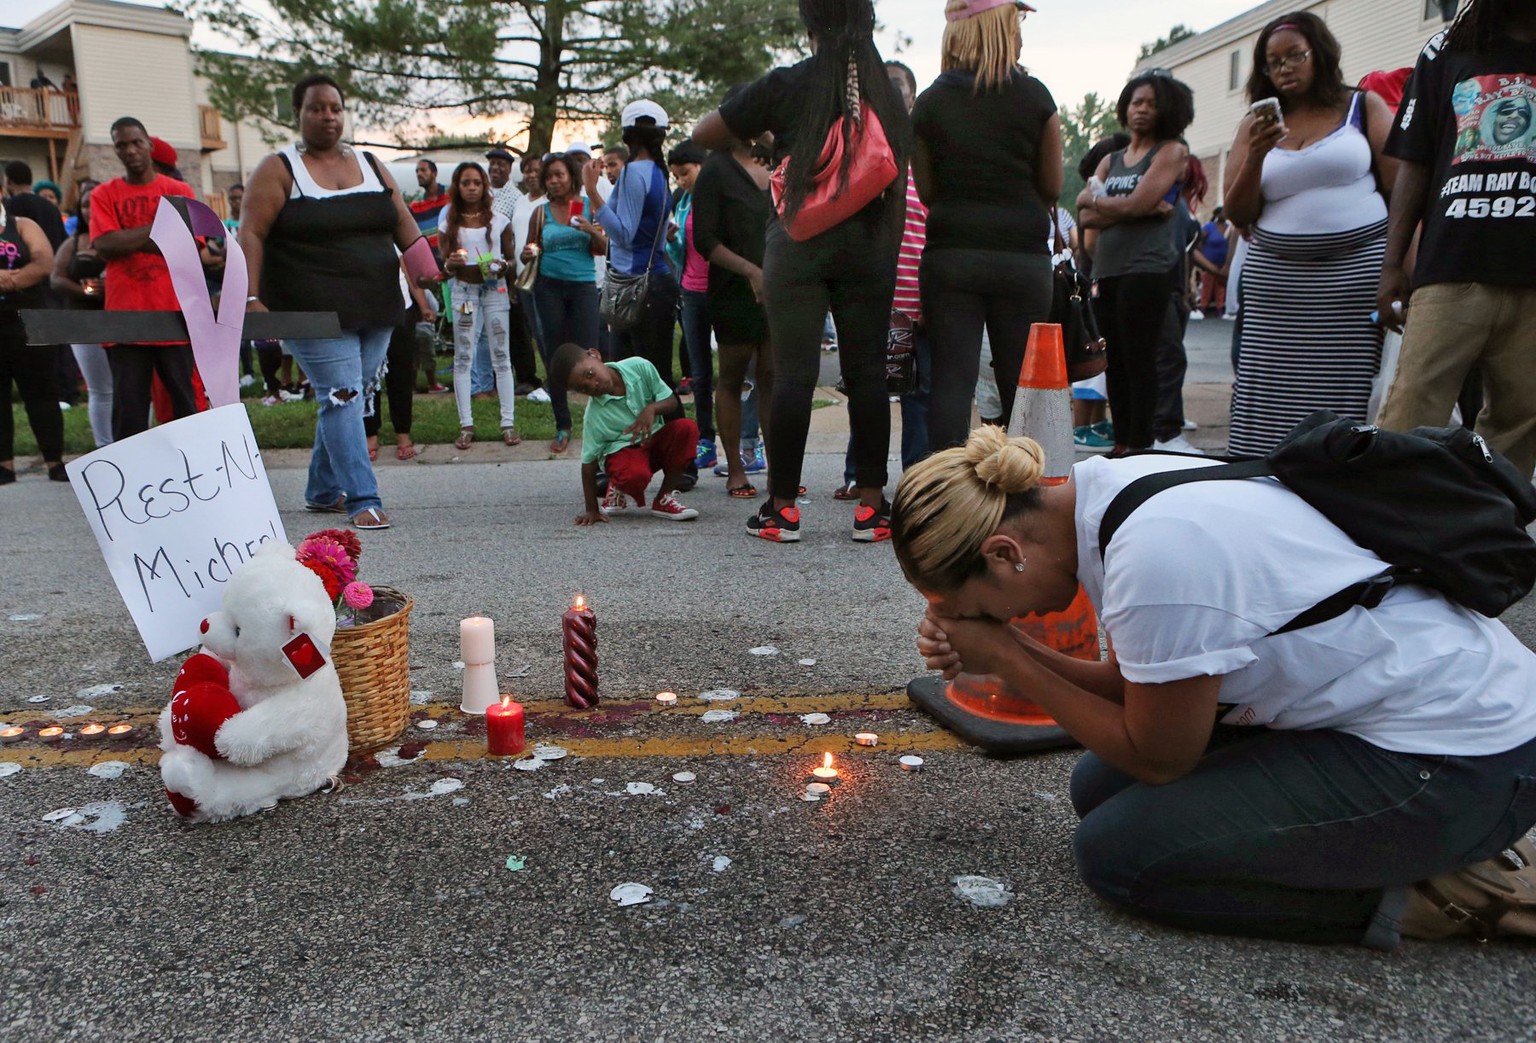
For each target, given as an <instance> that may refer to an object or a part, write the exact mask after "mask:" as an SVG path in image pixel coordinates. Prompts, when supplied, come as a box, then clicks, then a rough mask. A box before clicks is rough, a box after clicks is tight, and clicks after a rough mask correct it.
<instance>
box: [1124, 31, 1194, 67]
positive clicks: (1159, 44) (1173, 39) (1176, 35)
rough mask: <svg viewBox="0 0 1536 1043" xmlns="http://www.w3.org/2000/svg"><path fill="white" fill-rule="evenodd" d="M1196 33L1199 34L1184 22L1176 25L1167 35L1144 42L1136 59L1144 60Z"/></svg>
mask: <svg viewBox="0 0 1536 1043" xmlns="http://www.w3.org/2000/svg"><path fill="white" fill-rule="evenodd" d="M1195 35H1197V34H1196V32H1195V31H1194V30H1193V29H1191V28H1190V27H1189V26H1187V25H1183V24H1182V23H1181V24H1179V25H1176V26H1174V27H1173V28H1172V29H1169V30H1168V35H1167V36H1159V37H1158V38H1157V39H1156V40H1153V41H1152V42H1151V43H1144V44H1142V45H1141V53H1140V54H1138V55H1137V56H1136V60H1137V61H1138V62H1144V61H1146V60H1147V59H1148V58H1150V57H1152V56H1153V55H1154V54H1156V53H1157V52H1158V51H1162V50H1166V49H1167V48H1169V47H1172V46H1173V45H1174V44H1176V43H1178V42H1179V41H1180V40H1188V39H1189V38H1190V37H1191V36H1195Z"/></svg>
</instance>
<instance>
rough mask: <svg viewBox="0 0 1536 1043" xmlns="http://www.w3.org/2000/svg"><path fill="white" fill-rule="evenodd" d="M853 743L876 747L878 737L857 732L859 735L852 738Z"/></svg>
mask: <svg viewBox="0 0 1536 1043" xmlns="http://www.w3.org/2000/svg"><path fill="white" fill-rule="evenodd" d="M853 741H854V742H856V743H858V744H859V745H860V746H878V745H879V744H880V736H878V735H876V734H875V733H874V732H859V734H857V735H855V736H854V737H853Z"/></svg>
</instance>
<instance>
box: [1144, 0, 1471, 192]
mask: <svg viewBox="0 0 1536 1043" xmlns="http://www.w3.org/2000/svg"><path fill="white" fill-rule="evenodd" d="M1441 10H1442V8H1441V0H1313V2H1311V3H1308V2H1306V0H1271V2H1270V3H1265V4H1260V5H1259V6H1257V7H1255V8H1253V9H1252V10H1250V11H1247V12H1245V13H1243V14H1240V15H1238V16H1237V17H1236V18H1231V19H1228V20H1227V21H1225V22H1222V23H1221V24H1220V25H1218V26H1216V27H1215V28H1213V29H1208V30H1206V31H1205V32H1203V33H1200V34H1199V35H1197V36H1192V37H1190V38H1189V39H1187V40H1181V41H1179V42H1178V43H1176V44H1174V45H1173V46H1172V47H1168V48H1166V49H1164V50H1161V51H1158V52H1157V53H1156V54H1154V55H1152V56H1151V57H1150V58H1148V59H1146V60H1145V61H1143V62H1142V63H1141V64H1140V65H1139V66H1137V71H1138V72H1140V71H1142V70H1145V69H1154V68H1161V69H1167V70H1169V71H1170V72H1172V73H1173V75H1174V76H1176V77H1178V78H1179V79H1180V80H1183V81H1184V82H1185V83H1187V84H1189V86H1190V88H1191V89H1192V90H1194V92H1195V122H1194V123H1193V124H1191V125H1190V128H1189V130H1188V132H1187V133H1186V135H1185V137H1186V139H1187V140H1188V141H1189V149H1190V152H1191V154H1192V155H1196V156H1199V157H1200V161H1201V163H1202V164H1204V166H1205V171H1206V176H1207V177H1209V178H1210V180H1211V186H1212V193H1211V197H1210V199H1209V202H1210V203H1211V205H1214V204H1215V203H1216V202H1219V201H1220V192H1221V189H1220V186H1221V185H1222V183H1223V180H1224V178H1225V175H1226V168H1227V155H1228V153H1229V152H1230V151H1231V149H1232V138H1233V136H1234V135H1235V134H1236V133H1237V125H1238V123H1239V122H1240V121H1241V120H1242V118H1243V116H1244V114H1245V113H1246V112H1247V111H1248V100H1247V98H1246V96H1245V95H1244V93H1243V88H1244V86H1245V85H1246V84H1247V82H1248V75H1249V73H1250V72H1252V70H1253V47H1254V44H1255V43H1256V42H1257V41H1258V38H1259V31H1260V30H1261V29H1263V28H1264V26H1266V25H1268V24H1269V23H1270V22H1271V21H1273V20H1274V19H1276V18H1278V17H1279V16H1280V15H1283V14H1286V13H1288V12H1291V11H1310V12H1312V13H1313V14H1315V15H1317V16H1318V17H1319V18H1321V19H1323V21H1325V22H1327V23H1328V27H1329V29H1331V30H1332V31H1333V34H1334V35H1335V36H1336V37H1338V39H1339V44H1340V46H1341V48H1342V50H1343V65H1344V78H1345V80H1347V81H1348V82H1351V83H1355V82H1358V81H1359V80H1360V78H1361V77H1363V76H1364V75H1365V74H1366V73H1369V72H1373V71H1375V70H1378V69H1398V68H1402V67H1404V66H1411V65H1412V64H1413V63H1414V62H1415V61H1416V60H1417V59H1418V56H1419V52H1420V51H1421V50H1422V49H1423V47H1424V43H1425V41H1427V40H1428V39H1429V38H1430V37H1431V36H1433V35H1434V34H1435V33H1437V32H1439V31H1440V29H1441V27H1442V24H1443V23H1442V14H1441Z"/></svg>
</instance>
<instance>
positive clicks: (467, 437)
mask: <svg viewBox="0 0 1536 1043" xmlns="http://www.w3.org/2000/svg"><path fill="white" fill-rule="evenodd" d="M474 440H475V429H474V428H472V427H463V428H460V429H459V437H458V440H457V441H455V442H454V443H453V447H454V448H455V449H468V448H469V446H470V443H472V442H473V441H474Z"/></svg>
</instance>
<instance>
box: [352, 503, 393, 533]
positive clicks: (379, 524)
mask: <svg viewBox="0 0 1536 1043" xmlns="http://www.w3.org/2000/svg"><path fill="white" fill-rule="evenodd" d="M389 525H390V522H389V519H388V518H387V517H385V516H384V512H383V511H381V510H379V509H378V508H377V507H366V508H364V509H363V510H360V511H358V512H357V513H356V514H354V515H352V527H353V528H354V529H362V530H363V531H364V532H368V531H371V530H373V529H387V528H389Z"/></svg>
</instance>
